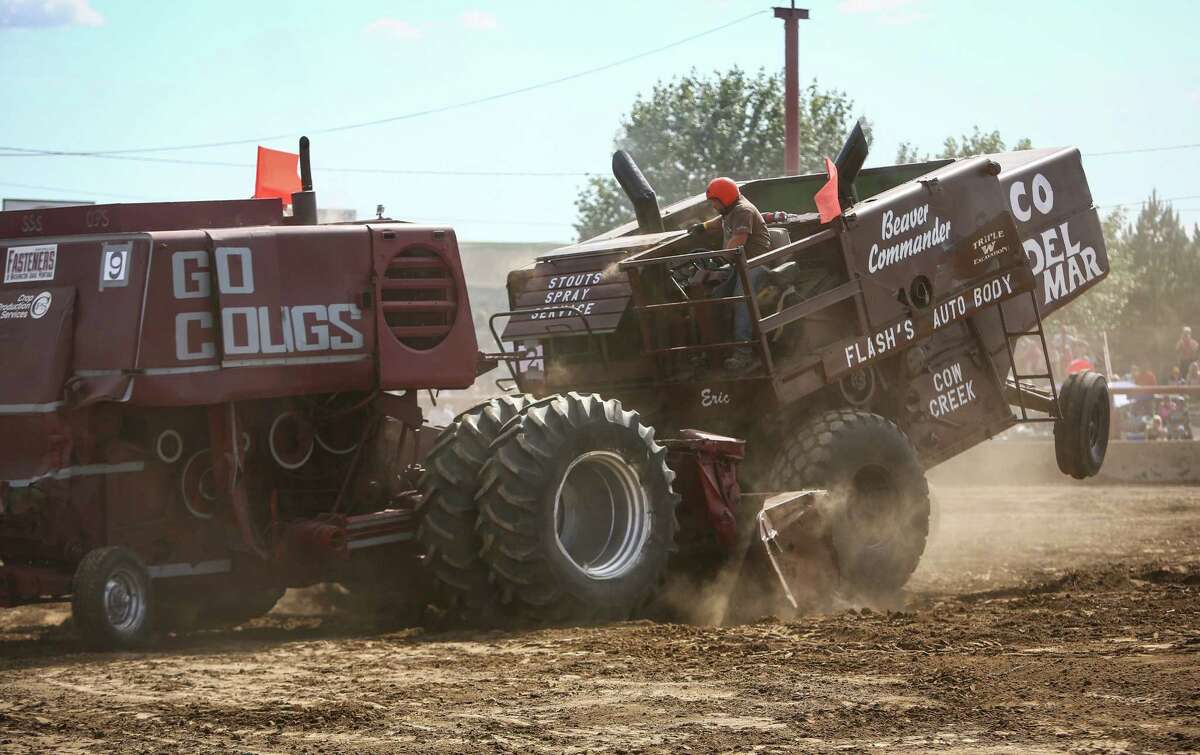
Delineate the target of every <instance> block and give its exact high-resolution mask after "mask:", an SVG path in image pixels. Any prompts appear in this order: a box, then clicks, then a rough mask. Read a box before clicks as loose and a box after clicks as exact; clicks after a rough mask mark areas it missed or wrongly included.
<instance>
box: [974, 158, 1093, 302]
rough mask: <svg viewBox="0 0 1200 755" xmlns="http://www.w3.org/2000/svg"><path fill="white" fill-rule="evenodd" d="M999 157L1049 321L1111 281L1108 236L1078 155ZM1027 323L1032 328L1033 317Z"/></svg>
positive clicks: (1013, 213) (1010, 201)
mask: <svg viewBox="0 0 1200 755" xmlns="http://www.w3.org/2000/svg"><path fill="white" fill-rule="evenodd" d="M995 157H996V160H997V161H998V162H999V163H1000V164H1001V166H1002V168H1003V170H1002V171H1001V173H1000V181H1001V184H1002V186H1003V187H1004V192H1005V197H1006V198H1007V199H1008V202H1009V209H1010V211H1011V213H1012V215H1013V217H1014V218H1015V220H1016V223H1017V229H1018V232H1019V234H1020V238H1021V244H1022V247H1023V249H1024V252H1025V254H1026V256H1027V257H1028V260H1029V264H1030V266H1031V267H1032V269H1033V271H1034V274H1035V275H1037V277H1038V286H1037V289H1038V306H1039V307H1040V308H1041V312H1042V315H1043V316H1045V315H1046V314H1048V313H1050V312H1053V311H1054V310H1056V309H1058V308H1060V307H1062V306H1063V305H1064V304H1066V303H1068V302H1070V301H1071V300H1073V299H1074V298H1075V297H1077V296H1079V295H1080V294H1081V293H1083V292H1084V291H1085V290H1087V289H1088V288H1091V287H1092V286H1094V285H1096V284H1097V283H1099V282H1100V281H1101V280H1103V279H1104V277H1105V276H1107V275H1108V254H1107V250H1106V248H1105V245H1104V235H1103V231H1102V227H1101V224H1100V218H1099V215H1098V213H1097V212H1096V209H1095V208H1094V207H1093V206H1092V196H1091V192H1090V191H1089V190H1088V184H1087V177H1086V176H1085V175H1084V172H1083V163H1082V160H1081V159H1080V155H1079V150H1077V149H1074V148H1071V149H1046V150H1031V151H1028V152H1013V153H1007V154H1003V155H996V156H995ZM1006 312H1007V310H1006ZM1023 320H1024V321H1025V324H1029V322H1028V320H1029V318H1028V317H1026V318H1023Z"/></svg>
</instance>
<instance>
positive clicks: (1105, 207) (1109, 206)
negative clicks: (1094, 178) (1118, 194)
mask: <svg viewBox="0 0 1200 755" xmlns="http://www.w3.org/2000/svg"><path fill="white" fill-rule="evenodd" d="M1180 199H1200V194H1189V195H1188V196H1186V197H1155V198H1154V200H1150V199H1143V200H1142V201H1141V202H1122V203H1121V204H1100V205H1096V209H1098V210H1109V209H1112V208H1114V207H1140V206H1142V205H1144V204H1149V203H1150V202H1151V201H1156V202H1175V201H1178V200H1180Z"/></svg>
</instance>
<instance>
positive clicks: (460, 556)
mask: <svg viewBox="0 0 1200 755" xmlns="http://www.w3.org/2000/svg"><path fill="white" fill-rule="evenodd" d="M528 403H529V401H528V399H526V397H525V396H500V397H498V398H494V399H492V400H490V401H486V402H484V403H482V404H479V405H478V406H474V407H472V408H471V409H468V410H467V411H465V412H463V413H462V414H460V415H459V416H458V417H456V418H455V420H454V422H453V423H452V424H451V425H450V426H449V427H447V428H446V429H445V430H443V431H442V434H441V435H440V436H439V437H438V440H437V443H435V444H434V447H433V449H432V450H431V451H430V452H429V455H428V456H427V457H426V460H425V468H426V471H425V473H424V475H422V477H421V482H420V487H421V506H420V514H419V516H420V524H419V525H418V528H417V540H418V542H419V543H420V544H421V547H422V549H423V552H424V554H425V560H424V564H425V567H426V569H427V572H428V574H429V575H430V576H431V578H432V580H431V581H432V582H433V586H434V589H433V600H434V602H435V603H437V604H438V605H439V606H440V607H441V608H443V609H444V610H446V611H449V612H451V613H452V614H454V616H453V618H456V619H468V620H473V621H484V622H489V621H492V620H494V619H495V618H497V617H496V616H495V613H496V610H497V601H496V596H495V594H494V593H495V591H494V589H493V588H492V586H491V584H490V583H489V581H488V570H487V566H486V564H484V563H482V562H481V561H480V560H479V548H480V541H479V535H478V534H477V533H476V531H475V525H476V522H477V520H478V518H479V508H478V506H477V504H476V501H475V495H476V493H477V492H478V491H479V473H480V470H481V469H483V465H484V462H485V461H487V459H488V458H489V456H490V455H491V451H490V450H489V447H490V446H491V444H492V441H493V440H495V439H496V436H497V435H499V434H500V428H501V427H503V426H504V424H505V423H506V422H508V421H509V420H511V419H512V418H513V417H515V416H517V414H518V413H519V412H520V411H521V410H522V409H524V408H525V406H526V405H527V404H528Z"/></svg>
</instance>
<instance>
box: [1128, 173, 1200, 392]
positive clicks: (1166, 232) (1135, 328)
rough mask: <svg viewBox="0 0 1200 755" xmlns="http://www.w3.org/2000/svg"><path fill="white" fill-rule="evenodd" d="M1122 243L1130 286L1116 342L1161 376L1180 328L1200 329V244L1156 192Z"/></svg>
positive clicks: (1168, 362)
mask: <svg viewBox="0 0 1200 755" xmlns="http://www.w3.org/2000/svg"><path fill="white" fill-rule="evenodd" d="M1119 243H1120V247H1121V248H1122V250H1123V252H1124V253H1125V254H1126V255H1127V256H1128V275H1129V277H1130V279H1131V281H1130V283H1129V297H1128V300H1127V301H1126V303H1125V306H1124V308H1123V309H1122V314H1121V318H1120V325H1121V326H1122V327H1121V329H1120V332H1119V334H1118V336H1117V340H1118V341H1119V342H1120V344H1121V347H1122V351H1123V352H1125V353H1126V354H1127V355H1128V357H1129V359H1136V360H1141V361H1140V363H1143V364H1149V365H1151V366H1153V367H1154V368H1155V369H1156V370H1160V371H1161V370H1162V369H1163V368H1164V367H1166V366H1167V365H1169V364H1170V363H1171V362H1172V361H1173V358H1174V346H1175V340H1176V339H1177V338H1178V337H1179V330H1180V328H1181V327H1182V326H1183V325H1188V324H1192V325H1200V322H1197V320H1198V319H1200V302H1198V301H1197V297H1196V281H1198V280H1200V241H1197V239H1196V238H1189V237H1188V234H1187V231H1186V230H1185V229H1184V226H1183V223H1182V222H1180V220H1179V213H1177V212H1176V211H1175V210H1174V209H1173V208H1172V207H1171V205H1170V204H1168V203H1166V202H1164V201H1162V200H1160V199H1159V198H1158V194H1157V192H1155V193H1152V194H1151V195H1150V199H1149V200H1148V201H1147V202H1146V203H1145V205H1143V206H1142V209H1141V211H1140V212H1139V213H1138V216H1137V218H1136V219H1135V220H1134V221H1133V224H1132V225H1130V226H1129V227H1127V228H1126V229H1125V231H1124V233H1123V234H1122V238H1121V240H1120V242H1119ZM1162 377H1163V376H1161V375H1160V378H1162Z"/></svg>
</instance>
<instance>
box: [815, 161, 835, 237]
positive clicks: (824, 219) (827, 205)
mask: <svg viewBox="0 0 1200 755" xmlns="http://www.w3.org/2000/svg"><path fill="white" fill-rule="evenodd" d="M825 171H826V172H827V173H829V180H828V181H826V182H825V185H824V186H822V187H821V188H820V190H818V191H817V193H816V194H814V195H813V201H814V202H816V203H817V212H818V213H820V215H821V223H822V224H824V223H828V222H830V221H831V220H833V219H834V218H836V217H837V216H838V215H841V214H842V203H841V202H840V201H838V179H837V166H835V165H834V164H833V161H832V160H830V159H829V158H828V157H827V158H825Z"/></svg>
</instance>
